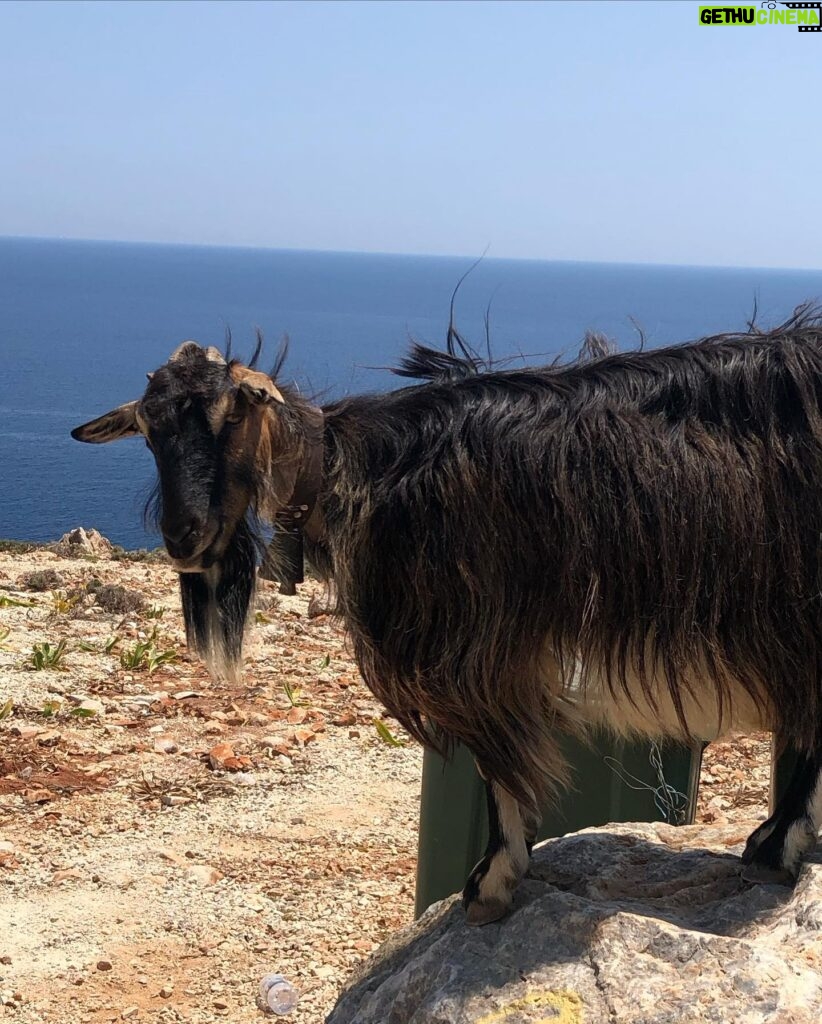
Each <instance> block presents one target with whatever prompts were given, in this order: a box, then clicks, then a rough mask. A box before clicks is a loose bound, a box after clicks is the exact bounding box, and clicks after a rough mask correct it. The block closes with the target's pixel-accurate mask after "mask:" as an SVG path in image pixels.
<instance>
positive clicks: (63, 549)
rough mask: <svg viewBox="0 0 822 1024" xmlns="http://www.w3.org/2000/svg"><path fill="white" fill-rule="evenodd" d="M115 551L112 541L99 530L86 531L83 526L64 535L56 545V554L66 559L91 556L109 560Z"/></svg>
mask: <svg viewBox="0 0 822 1024" xmlns="http://www.w3.org/2000/svg"><path fill="white" fill-rule="evenodd" d="M113 549H114V546H113V544H112V543H111V541H110V540H109V539H108V538H107V537H104V536H103V535H102V533H100V531H99V530H94V529H91V530H85V529H83V527H82V526H78V527H76V529H74V530H69V532H68V533H64V534H63V536H62V537H61V538H60V540H58V541H57V543H56V544H55V545H54V550H55V552H56V553H57V554H58V555H62V556H63V557H65V558H86V557H88V556H90V555H97V556H98V557H101V558H108V556H109V555H110V554H111V552H112V551H113Z"/></svg>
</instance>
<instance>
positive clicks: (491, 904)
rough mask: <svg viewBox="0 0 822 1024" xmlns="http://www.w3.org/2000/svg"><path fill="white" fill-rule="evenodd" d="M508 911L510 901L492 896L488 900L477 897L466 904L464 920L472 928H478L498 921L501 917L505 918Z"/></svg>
mask: <svg viewBox="0 0 822 1024" xmlns="http://www.w3.org/2000/svg"><path fill="white" fill-rule="evenodd" d="M510 909H511V901H510V900H501V899H496V898H495V897H493V896H492V897H489V898H488V899H480V898H479V897H477V898H476V899H473V900H471V902H470V903H467V904H466V906H465V920H466V922H467V923H468V924H470V925H471V926H472V927H474V928H478V927H479V926H480V925H483V924H491V923H492V922H493V921H499V919H500V918H501V917H505V915H506V914H507V913H508V911H509V910H510Z"/></svg>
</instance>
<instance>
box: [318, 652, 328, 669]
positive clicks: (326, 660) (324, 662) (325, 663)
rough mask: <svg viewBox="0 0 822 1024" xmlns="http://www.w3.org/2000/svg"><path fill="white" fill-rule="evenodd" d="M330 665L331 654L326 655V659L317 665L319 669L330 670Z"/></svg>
mask: <svg viewBox="0 0 822 1024" xmlns="http://www.w3.org/2000/svg"><path fill="white" fill-rule="evenodd" d="M330 664H331V655H330V654H326V656H325V657H324V658H320V660H319V661H318V662H317V665H318V667H319V668H320V669H324V668H328V666H329V665H330Z"/></svg>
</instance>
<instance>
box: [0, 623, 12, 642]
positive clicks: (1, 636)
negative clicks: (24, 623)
mask: <svg viewBox="0 0 822 1024" xmlns="http://www.w3.org/2000/svg"><path fill="white" fill-rule="evenodd" d="M10 634H11V629H10V628H9V627H8V626H4V627H3V628H2V629H0V644H2V642H3V641H4V640H8V638H9V636H10Z"/></svg>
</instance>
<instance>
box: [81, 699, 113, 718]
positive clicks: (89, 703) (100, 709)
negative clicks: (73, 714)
mask: <svg viewBox="0 0 822 1024" xmlns="http://www.w3.org/2000/svg"><path fill="white" fill-rule="evenodd" d="M105 710H106V706H105V704H103V702H102V701H101V700H94V699H93V698H92V697H87V698H86V699H85V700H84V701H82V702H81V703H80V704H78V705H77V711H79V712H81V714H83V713H84V714H86V715H87V716H89V717H90V716H91V715H102V714H104V713H105Z"/></svg>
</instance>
